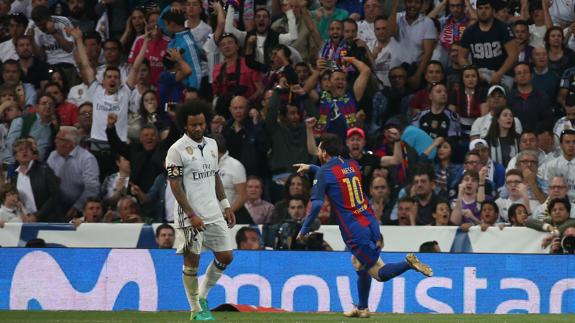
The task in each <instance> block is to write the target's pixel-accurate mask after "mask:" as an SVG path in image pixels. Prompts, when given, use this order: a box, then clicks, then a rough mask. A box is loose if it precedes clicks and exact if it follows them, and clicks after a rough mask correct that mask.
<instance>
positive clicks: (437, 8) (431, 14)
mask: <svg viewBox="0 0 575 323" xmlns="http://www.w3.org/2000/svg"><path fill="white" fill-rule="evenodd" d="M447 1H448V0H443V1H441V2H440V3H439V4H438V5H437V6H435V8H433V10H431V11H430V12H429V13H428V14H427V16H428V17H429V18H431V19H435V18H437V16H439V13H440V12H442V11H443V10H445V7H446V6H447Z"/></svg>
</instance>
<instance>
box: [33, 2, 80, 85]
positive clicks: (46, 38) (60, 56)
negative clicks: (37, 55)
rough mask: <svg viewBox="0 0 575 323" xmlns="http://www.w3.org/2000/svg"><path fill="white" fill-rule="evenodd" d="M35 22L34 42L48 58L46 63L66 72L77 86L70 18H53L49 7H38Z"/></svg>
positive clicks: (69, 79) (34, 17)
mask: <svg viewBox="0 0 575 323" xmlns="http://www.w3.org/2000/svg"><path fill="white" fill-rule="evenodd" d="M31 18H32V20H33V21H34V25H35V26H34V29H33V30H34V40H35V42H36V44H38V45H39V46H40V48H41V52H42V54H43V56H44V57H46V62H47V63H48V64H49V65H51V66H54V67H59V68H61V69H63V70H64V73H65V74H66V79H67V80H68V82H70V84H76V80H77V79H78V77H77V76H76V75H77V74H76V66H75V65H76V62H75V61H74V54H73V53H72V51H73V50H74V39H73V38H72V37H70V34H69V32H68V30H67V29H68V28H72V23H71V22H70V20H68V18H66V17H62V16H52V15H51V14H50V9H49V8H48V7H47V6H36V7H35V8H34V9H33V10H32V14H31Z"/></svg>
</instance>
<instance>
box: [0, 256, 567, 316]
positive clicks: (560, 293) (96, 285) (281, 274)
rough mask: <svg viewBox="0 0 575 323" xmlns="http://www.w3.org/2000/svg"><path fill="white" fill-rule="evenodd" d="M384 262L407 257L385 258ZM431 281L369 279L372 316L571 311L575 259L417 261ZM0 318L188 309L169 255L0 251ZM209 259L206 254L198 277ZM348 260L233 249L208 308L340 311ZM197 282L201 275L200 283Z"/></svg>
mask: <svg viewBox="0 0 575 323" xmlns="http://www.w3.org/2000/svg"><path fill="white" fill-rule="evenodd" d="M382 257H383V259H384V261H386V262H396V261H400V260H401V259H403V257H404V254H403V253H383V254H382ZM420 258H421V259H422V260H423V261H425V262H427V263H429V264H430V265H431V266H432V267H433V268H434V271H435V276H434V277H431V278H427V277H424V276H422V275H421V274H419V273H417V272H414V271H410V272H407V273H406V274H405V275H402V276H400V277H396V278H395V279H393V280H391V281H389V282H386V283H379V282H376V281H374V282H373V284H372V290H371V294H370V298H369V307H370V310H371V311H377V312H396V313H499V314H503V313H575V302H574V301H575V298H574V297H575V293H574V290H575V278H573V273H574V272H575V271H574V270H575V258H574V257H571V256H566V255H556V256H550V255H510V254H506V255H502V254H420ZM0 259H2V260H1V261H0V310H6V309H10V310H40V309H42V310H98V311H115V310H141V311H174V310H182V311H184V310H188V304H187V300H186V297H185V294H184V290H183V287H182V283H181V268H182V267H181V266H182V258H181V256H177V255H175V254H174V252H173V251H172V250H158V249H153V250H147V249H68V248H48V249H26V248H1V249H0ZM211 260H212V256H211V254H210V253H205V254H204V255H203V257H202V260H201V263H200V272H201V273H202V272H204V271H205V268H206V266H207V264H209V262H210V261H211ZM355 277H356V274H355V272H354V271H353V269H352V266H351V264H350V254H349V253H347V252H305V251H302V252H290V251H283V252H282V251H236V252H235V254H234V262H233V263H232V265H230V267H228V269H227V270H226V272H225V273H224V275H223V276H222V278H221V279H220V281H219V282H218V283H217V285H216V286H215V287H214V289H212V292H211V293H210V295H209V298H208V301H209V304H210V305H211V307H212V308H213V307H216V306H218V305H220V304H222V303H233V304H249V305H257V306H265V307H274V308H281V309H284V310H287V311H310V312H311V311H313V312H315V311H335V312H339V311H343V310H349V309H350V308H351V307H352V304H353V300H355V299H356V287H355ZM201 279H203V277H202V276H200V280H201Z"/></svg>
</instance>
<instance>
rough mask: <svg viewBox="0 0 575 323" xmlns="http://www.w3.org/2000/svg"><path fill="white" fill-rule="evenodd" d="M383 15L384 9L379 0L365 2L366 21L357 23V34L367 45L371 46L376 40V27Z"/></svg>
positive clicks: (364, 14) (364, 13)
mask: <svg viewBox="0 0 575 323" xmlns="http://www.w3.org/2000/svg"><path fill="white" fill-rule="evenodd" d="M382 14H383V11H382V7H381V4H380V3H379V1H378V0H366V1H364V2H363V16H364V19H362V20H360V21H358V22H357V31H358V32H357V34H358V36H359V38H360V39H361V40H363V41H364V42H365V43H367V44H369V43H371V42H373V41H375V40H376V38H377V35H376V34H377V27H375V22H376V21H377V20H378V18H379V17H381V16H382ZM374 31H375V33H374Z"/></svg>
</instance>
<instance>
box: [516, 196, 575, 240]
mask: <svg viewBox="0 0 575 323" xmlns="http://www.w3.org/2000/svg"><path fill="white" fill-rule="evenodd" d="M547 212H548V213H549V214H550V216H551V218H550V219H547V220H544V221H539V220H535V219H527V220H525V226H526V227H528V228H531V229H533V230H537V231H542V232H549V233H551V235H552V236H554V237H559V236H561V235H562V234H563V232H564V231H565V230H566V229H567V228H570V227H575V219H570V218H569V214H570V213H571V202H569V200H568V199H561V198H556V199H553V200H551V201H549V205H548V207H547ZM548 242H550V241H548ZM547 245H548V243H547V244H546V243H545V241H544V243H543V247H546V246H547Z"/></svg>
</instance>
